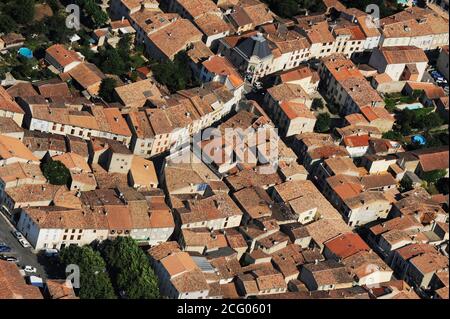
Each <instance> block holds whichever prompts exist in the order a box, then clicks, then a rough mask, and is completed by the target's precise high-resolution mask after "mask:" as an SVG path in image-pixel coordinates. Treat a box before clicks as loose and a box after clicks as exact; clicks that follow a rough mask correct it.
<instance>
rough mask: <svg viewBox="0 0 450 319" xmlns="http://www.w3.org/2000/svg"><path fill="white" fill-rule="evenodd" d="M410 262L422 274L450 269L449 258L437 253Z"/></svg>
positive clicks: (425, 254) (424, 255) (415, 258)
mask: <svg viewBox="0 0 450 319" xmlns="http://www.w3.org/2000/svg"><path fill="white" fill-rule="evenodd" d="M409 262H410V263H411V264H412V265H414V267H416V268H417V270H419V271H420V272H421V273H422V274H429V273H431V272H436V271H440V270H444V269H448V257H446V256H444V255H441V254H437V253H424V254H423V255H420V256H416V257H413V258H411V259H410V260H409Z"/></svg>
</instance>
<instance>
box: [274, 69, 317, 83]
mask: <svg viewBox="0 0 450 319" xmlns="http://www.w3.org/2000/svg"><path fill="white" fill-rule="evenodd" d="M309 77H311V80H312V79H313V78H316V77H317V72H316V71H313V70H311V69H310V68H309V67H308V66H300V67H298V68H295V69H291V70H288V71H285V72H283V73H281V74H280V79H281V81H282V82H284V83H286V82H293V81H299V80H303V79H306V78H309Z"/></svg>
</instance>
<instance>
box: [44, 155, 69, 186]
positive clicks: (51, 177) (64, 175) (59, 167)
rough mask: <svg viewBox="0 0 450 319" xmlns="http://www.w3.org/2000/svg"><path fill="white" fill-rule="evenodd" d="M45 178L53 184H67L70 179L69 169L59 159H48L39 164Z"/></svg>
mask: <svg viewBox="0 0 450 319" xmlns="http://www.w3.org/2000/svg"><path fill="white" fill-rule="evenodd" d="M41 169H42V173H43V174H44V176H45V178H47V180H48V181H49V183H50V184H53V185H68V184H69V183H70V181H71V177H70V171H69V170H68V169H67V167H66V166H64V164H63V163H61V162H60V161H53V160H51V159H50V160H49V161H47V162H44V163H43V164H42V165H41Z"/></svg>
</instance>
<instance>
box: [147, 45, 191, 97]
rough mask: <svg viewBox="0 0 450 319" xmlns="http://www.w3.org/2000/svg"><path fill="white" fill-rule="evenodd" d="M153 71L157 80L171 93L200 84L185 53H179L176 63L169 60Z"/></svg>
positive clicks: (154, 67)
mask: <svg viewBox="0 0 450 319" xmlns="http://www.w3.org/2000/svg"><path fill="white" fill-rule="evenodd" d="M152 71H153V74H154V76H155V78H156V80H157V81H158V82H160V83H162V84H164V85H166V86H167V88H168V89H169V90H170V91H171V92H176V91H179V90H184V89H186V88H188V87H193V86H196V85H197V84H198V83H197V81H196V80H195V78H194V76H193V73H192V70H191V68H190V66H189V59H188V57H187V54H186V52H184V51H182V52H180V53H178V54H177V55H176V56H175V59H174V61H170V60H167V61H165V62H163V63H159V64H156V65H155V66H153V67H152Z"/></svg>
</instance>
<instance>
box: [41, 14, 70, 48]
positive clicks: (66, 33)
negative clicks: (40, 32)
mask: <svg viewBox="0 0 450 319" xmlns="http://www.w3.org/2000/svg"><path fill="white" fill-rule="evenodd" d="M43 25H44V26H45V29H44V34H45V35H46V36H47V38H48V39H49V40H50V41H52V42H55V43H67V42H68V39H69V37H70V36H72V35H73V34H74V33H75V31H74V29H69V28H66V27H64V26H65V25H66V16H65V15H64V14H62V13H56V14H54V15H53V16H51V17H47V18H45V20H44V23H43Z"/></svg>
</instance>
